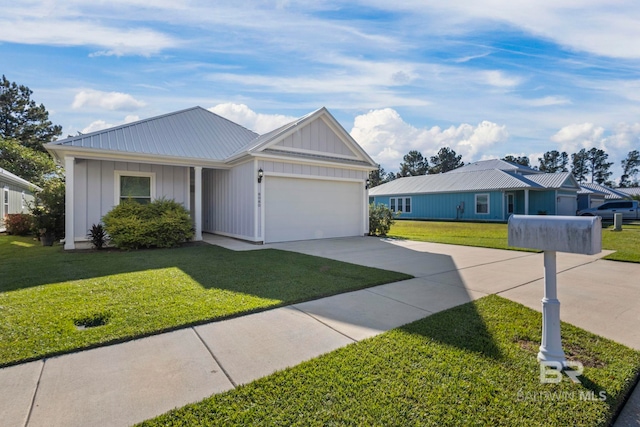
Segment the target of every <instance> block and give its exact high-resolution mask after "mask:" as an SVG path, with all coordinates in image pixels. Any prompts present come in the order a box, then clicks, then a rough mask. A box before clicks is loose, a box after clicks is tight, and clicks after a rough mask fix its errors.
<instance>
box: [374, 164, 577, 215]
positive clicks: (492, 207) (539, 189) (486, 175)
mask: <svg viewBox="0 0 640 427" xmlns="http://www.w3.org/2000/svg"><path fill="white" fill-rule="evenodd" d="M496 167H503V168H504V170H502V169H496ZM578 189H579V186H578V183H577V182H576V180H575V178H574V177H573V176H572V175H571V174H570V173H568V172H560V173H556V174H545V173H540V172H539V171H535V170H533V169H530V168H525V167H520V166H518V165H514V164H512V163H509V162H505V161H502V160H500V161H497V160H490V161H485V162H476V163H473V164H471V165H468V166H464V167H462V168H459V169H456V170H455V171H451V172H447V173H444V174H438V175H422V176H413V177H406V178H398V179H395V180H393V181H391V182H388V183H385V184H382V185H380V186H377V187H374V188H372V189H370V190H369V202H373V203H383V204H385V205H387V206H390V205H391V203H390V201H391V199H397V198H405V197H411V206H412V209H411V212H403V213H402V214H401V215H400V217H399V218H400V219H442V220H475V221H506V220H507V219H508V218H509V215H511V214H526V215H536V214H546V215H575V213H576V210H577V192H578ZM510 207H511V211H510Z"/></svg>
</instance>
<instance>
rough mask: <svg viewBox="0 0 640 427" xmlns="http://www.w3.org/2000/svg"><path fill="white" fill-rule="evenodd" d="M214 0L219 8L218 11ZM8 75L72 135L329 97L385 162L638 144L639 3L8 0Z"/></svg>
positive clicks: (261, 123)
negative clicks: (445, 153)
mask: <svg viewBox="0 0 640 427" xmlns="http://www.w3.org/2000/svg"><path fill="white" fill-rule="evenodd" d="M210 3H213V4H215V5H210ZM0 6H1V8H2V10H3V14H2V16H0V58H2V60H1V62H0V63H1V64H2V65H1V66H0V72H1V73H3V74H5V75H6V76H7V78H8V79H9V80H11V81H15V82H18V83H21V84H25V85H27V86H29V87H30V88H31V89H32V90H33V91H34V95H33V98H34V99H35V100H36V101H37V102H42V103H44V104H45V106H46V107H47V109H48V110H49V111H50V113H51V119H52V120H53V122H54V123H56V124H60V125H62V126H63V128H64V135H67V134H76V133H77V132H78V131H81V132H87V131H91V130H98V129H101V128H104V127H107V126H110V125H117V124H122V123H125V122H128V121H133V120H137V119H142V118H146V117H151V116H154V115H158V114H163V113H167V112H171V111H176V110H179V109H183V108H188V107H192V106H194V105H200V106H202V107H205V108H211V109H212V111H214V112H217V113H218V114H220V115H223V116H226V117H228V118H230V119H232V120H234V121H236V122H238V123H241V124H243V125H245V126H247V127H249V128H251V129H253V130H256V131H257V132H260V133H262V132H266V131H268V130H270V129H272V128H275V127H277V126H279V125H281V124H282V123H283V122H286V121H288V120H290V119H292V118H293V117H299V116H302V115H304V114H306V113H308V112H310V111H313V110H315V109H317V108H319V107H321V106H326V107H327V108H328V109H329V110H330V111H331V112H332V113H333V114H334V116H336V118H337V119H338V120H339V121H340V123H341V124H342V125H343V126H344V127H345V129H347V131H349V132H350V133H351V134H352V135H353V136H354V138H355V139H356V140H357V141H358V142H359V143H360V144H361V145H362V146H363V147H364V148H365V149H366V150H367V151H368V152H369V154H370V155H371V156H372V157H373V158H374V159H375V160H376V161H378V162H379V163H381V164H382V165H383V167H384V168H385V169H386V170H393V171H395V170H397V169H398V164H399V163H400V161H401V160H402V156H403V155H404V154H406V153H407V152H408V151H409V150H412V149H417V150H419V151H421V152H422V153H423V154H424V155H425V156H430V155H433V154H435V152H436V151H437V150H438V149H439V148H440V147H442V146H449V147H451V148H453V149H454V150H456V151H457V152H458V153H459V154H462V156H463V160H464V161H466V162H469V161H475V160H481V159H486V158H495V157H502V156H504V155H507V154H513V155H528V156H530V157H531V160H532V162H533V163H534V164H537V158H538V157H539V156H541V154H542V153H543V152H545V151H548V150H553V149H557V150H565V151H567V152H569V153H572V152H575V151H578V150H579V149H580V148H583V147H585V148H591V147H598V148H603V149H605V150H606V151H607V152H608V153H609V155H610V160H612V161H614V162H615V167H614V169H613V171H614V178H618V177H619V175H620V168H619V164H620V160H621V159H622V158H624V156H625V155H626V154H627V153H628V152H629V151H630V150H633V149H640V114H639V113H640V43H639V41H640V25H638V22H640V2H637V1H635V0H624V1H622V0H606V1H600V0H580V1H578V0H539V1H536V2H531V1H522V0H509V1H505V0H487V1H482V2H478V1H474V0H457V1H454V2H428V1H424V0H420V1H418V0H416V1H412V0H407V1H400V2H390V1H388V0H384V1H382V0H367V1H358V0H355V1H348V2H339V1H323V0H315V1H309V2H307V1H285V0H281V1H233V2H232V1H224V0H222V1H216V2H206V1H187V0H157V1H155V2H151V1H148V0H144V1H143V0H129V1H124V0H110V1H102V0H91V1H88V0H67V1H56V0H49V1H39V0H23V1H20V2H15V1H12V2H9V1H8V0H0Z"/></svg>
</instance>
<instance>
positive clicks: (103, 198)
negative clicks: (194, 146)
mask: <svg viewBox="0 0 640 427" xmlns="http://www.w3.org/2000/svg"><path fill="white" fill-rule="evenodd" d="M116 170H119V171H143V172H154V173H155V174H156V179H155V183H156V198H160V197H165V198H167V199H173V200H175V201H176V202H178V203H182V204H183V205H184V206H185V207H186V206H188V201H187V198H188V196H189V168H187V167H183V166H163V165H151V164H144V163H129V162H112V161H101V160H85V159H76V164H75V168H74V171H75V174H74V178H75V180H74V193H73V196H74V202H75V203H74V216H73V219H74V233H75V240H83V239H86V235H87V232H88V230H89V228H91V226H92V225H93V224H97V223H99V222H100V220H101V219H102V217H103V216H104V215H105V214H106V213H107V212H109V211H110V210H111V209H112V208H113V206H114V204H115V185H116V183H115V174H114V171H116Z"/></svg>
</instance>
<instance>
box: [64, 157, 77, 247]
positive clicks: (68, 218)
mask: <svg viewBox="0 0 640 427" xmlns="http://www.w3.org/2000/svg"><path fill="white" fill-rule="evenodd" d="M75 164H76V159H75V157H72V156H65V157H64V175H65V192H64V249H65V250H68V249H75V248H76V243H75V230H74V229H73V181H74V176H73V175H74V167H75Z"/></svg>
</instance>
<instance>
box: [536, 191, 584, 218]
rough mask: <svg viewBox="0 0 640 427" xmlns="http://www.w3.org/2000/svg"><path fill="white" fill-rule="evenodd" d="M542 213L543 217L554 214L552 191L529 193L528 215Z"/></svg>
mask: <svg viewBox="0 0 640 427" xmlns="http://www.w3.org/2000/svg"><path fill="white" fill-rule="evenodd" d="M574 194H575V193H574ZM542 213H544V214H545V215H555V214H556V192H555V191H554V190H551V191H530V192H529V215H538V214H542Z"/></svg>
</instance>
